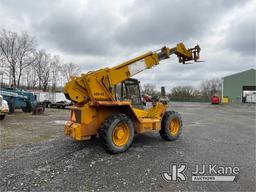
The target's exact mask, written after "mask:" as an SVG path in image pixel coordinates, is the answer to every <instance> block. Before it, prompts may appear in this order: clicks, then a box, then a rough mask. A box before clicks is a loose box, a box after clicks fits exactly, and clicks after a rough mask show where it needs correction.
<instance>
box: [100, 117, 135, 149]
mask: <svg viewBox="0 0 256 192" xmlns="http://www.w3.org/2000/svg"><path fill="white" fill-rule="evenodd" d="M99 136H100V139H101V142H102V144H103V147H104V149H105V150H106V151H107V152H109V153H111V154H116V153H122V152H124V151H126V150H127V149H128V148H129V147H130V146H131V145H132V142H133V138H134V126H133V123H132V121H131V119H130V118H129V117H127V116H126V115H125V114H122V113H119V114H113V115H111V116H110V117H108V118H107V119H106V120H105V121H104V123H103V124H102V126H101V128H100V130H99Z"/></svg>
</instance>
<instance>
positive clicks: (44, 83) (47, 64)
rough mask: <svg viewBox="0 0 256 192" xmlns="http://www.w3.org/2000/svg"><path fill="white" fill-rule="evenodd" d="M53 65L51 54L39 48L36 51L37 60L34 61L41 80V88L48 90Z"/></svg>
mask: <svg viewBox="0 0 256 192" xmlns="http://www.w3.org/2000/svg"><path fill="white" fill-rule="evenodd" d="M51 67H52V58H51V54H49V53H46V52H45V51H44V50H39V51H37V53H36V60H35V62H34V69H35V71H36V73H37V77H38V80H39V89H43V91H46V90H47V88H48V85H49V81H50V72H51Z"/></svg>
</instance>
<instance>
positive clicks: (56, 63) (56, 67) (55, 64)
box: [51, 55, 61, 92]
mask: <svg viewBox="0 0 256 192" xmlns="http://www.w3.org/2000/svg"><path fill="white" fill-rule="evenodd" d="M60 70H61V66H60V57H59V56H58V55H54V56H53V57H52V60H51V72H52V78H51V81H52V91H53V92H54V91H55V89H56V87H57V80H58V79H59V72H60Z"/></svg>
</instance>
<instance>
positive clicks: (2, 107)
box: [0, 95, 9, 120]
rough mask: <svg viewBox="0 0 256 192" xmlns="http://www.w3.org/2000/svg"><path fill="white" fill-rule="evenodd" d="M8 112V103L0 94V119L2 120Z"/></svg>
mask: <svg viewBox="0 0 256 192" xmlns="http://www.w3.org/2000/svg"><path fill="white" fill-rule="evenodd" d="M8 112H9V107H8V103H7V101H6V100H4V99H3V96H2V95H0V120H3V119H4V118H5V116H6V114H7V113H8Z"/></svg>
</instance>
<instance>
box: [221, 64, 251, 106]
mask: <svg viewBox="0 0 256 192" xmlns="http://www.w3.org/2000/svg"><path fill="white" fill-rule="evenodd" d="M222 80H223V81H222V98H223V96H227V97H228V98H229V99H230V101H231V102H248V101H247V100H246V98H247V96H248V95H250V94H251V95H252V94H255V93H256V70H255V69H250V70H247V71H243V72H240V73H236V74H233V75H229V76H226V77H223V78H222ZM254 96H255V95H254Z"/></svg>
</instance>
